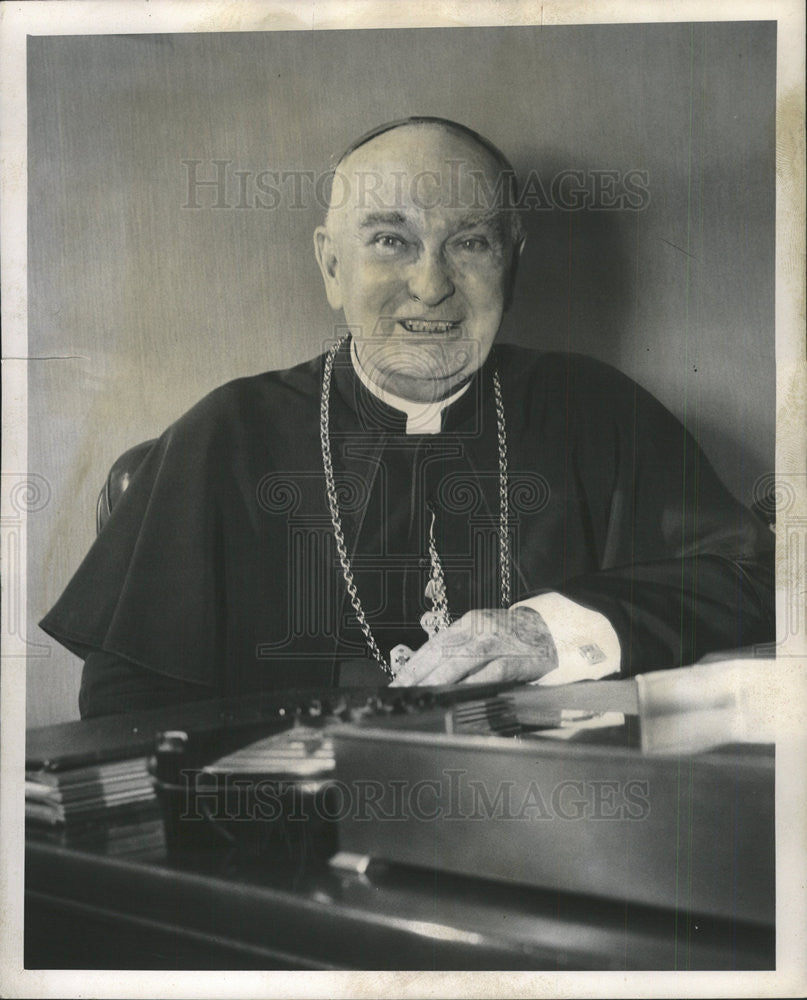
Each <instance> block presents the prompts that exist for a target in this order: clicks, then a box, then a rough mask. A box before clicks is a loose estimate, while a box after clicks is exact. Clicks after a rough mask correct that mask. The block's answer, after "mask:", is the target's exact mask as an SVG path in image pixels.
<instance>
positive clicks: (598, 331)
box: [27, 22, 775, 725]
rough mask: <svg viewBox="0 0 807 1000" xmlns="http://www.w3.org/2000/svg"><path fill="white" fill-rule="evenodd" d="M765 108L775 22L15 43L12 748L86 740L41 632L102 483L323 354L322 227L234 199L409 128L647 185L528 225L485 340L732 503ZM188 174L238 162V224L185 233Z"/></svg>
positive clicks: (756, 438) (759, 457)
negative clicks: (236, 398)
mask: <svg viewBox="0 0 807 1000" xmlns="http://www.w3.org/2000/svg"><path fill="white" fill-rule="evenodd" d="M774 101H775V24H774V23H773V22H768V23H736V24H733V23H712V24H710V23H704V24H695V25H688V24H675V25H603V26H580V27H576V26H571V27H566V26H564V27H549V28H483V29H471V28H457V29H419V30H418V29H416V30H396V31H335V32H277V33H246V34H244V33H237V34H235V33H233V34H196V35H187V34H186V35H139V36H95V37H85V36H75V37H34V38H30V39H29V62H28V108H29V205H30V210H29V291H30V305H29V355H30V356H31V357H32V358H34V359H41V360H34V361H32V363H31V364H30V366H29V373H30V374H29V398H28V403H29V443H28V454H29V472H30V473H31V474H34V475H37V476H41V477H43V478H44V479H45V480H47V484H48V486H49V488H50V499H49V501H48V502H47V503H46V504H45V505H44V506H42V507H41V509H39V510H36V511H35V512H33V513H31V515H30V516H29V521H28V539H27V546H28V623H27V638H28V641H29V642H30V643H31V644H32V645H31V646H30V650H31V655H30V657H29V662H30V667H29V673H28V721H29V724H34V725H39V724H44V723H47V722H51V721H58V720H61V719H67V718H75V717H76V716H77V708H76V694H77V690H78V681H79V674H80V662H79V661H78V660H76V659H75V658H74V657H73V656H72V655H71V654H69V653H67V652H66V651H65V650H63V649H61V647H59V646H58V645H57V644H56V643H54V642H52V641H51V640H50V639H49V638H48V637H47V636H45V635H44V634H43V633H42V632H41V631H40V630H39V629H38V628H37V627H36V622H37V620H38V619H39V618H40V617H41V616H42V614H43V613H44V612H45V611H46V610H47V608H48V607H49V606H50V605H51V604H52V603H53V601H54V600H55V599H56V598H57V597H58V595H59V593H60V592H61V590H62V588H63V587H64V585H65V584H66V583H67V581H68V579H69V577H70V575H71V573H72V572H73V570H74V569H75V568H76V566H77V565H78V563H79V562H80V560H81V558H82V557H83V555H84V553H85V551H86V549H87V548H88V546H89V545H90V543H91V541H92V538H93V536H94V505H95V498H96V495H97V493H98V490H99V488H100V486H101V483H102V482H103V479H104V477H105V475H106V471H107V469H108V467H109V465H110V464H111V463H112V461H113V460H114V459H115V458H116V457H117V455H118V454H120V452H122V451H123V450H125V449H126V448H127V447H129V446H130V445H132V444H135V443H137V442H138V441H141V440H144V439H146V438H149V437H153V436H155V435H157V434H158V433H159V432H160V431H162V430H163V429H164V427H165V426H166V425H167V424H169V423H170V422H171V421H173V420H174V419H175V418H176V417H178V416H179V415H180V414H181V413H182V412H183V411H184V410H186V409H187V408H188V407H189V406H190V405H192V404H193V403H194V402H195V401H196V400H197V399H198V398H199V397H200V396H202V395H203V394H204V393H205V392H207V391H208V390H209V389H212V388H213V387H214V386H216V385H218V384H220V383H222V382H224V381H226V380H227V379H230V378H233V377H235V376H238V375H243V374H248V373H253V372H258V371H261V370H265V369H269V368H277V367H285V366H287V365H291V364H294V363H296V362H298V361H302V360H304V359H306V358H308V357H310V356H312V355H314V354H316V353H318V352H319V351H320V350H321V349H322V345H323V343H324V342H325V341H326V340H327V339H328V338H329V337H330V336H331V335H332V333H333V323H334V320H333V317H332V315H331V313H330V310H329V309H328V306H327V303H326V301H325V296H324V292H323V291H322V289H321V283H320V277H319V274H318V271H317V269H316V265H315V263H314V259H313V254H312V249H311V246H312V243H311V233H312V230H313V229H314V227H315V226H316V225H317V224H318V222H319V221H320V214H321V213H320V210H319V209H318V207H317V205H316V203H315V200H314V199H313V198H312V197H308V198H307V206H306V207H303V208H299V207H294V204H293V201H292V199H291V198H290V197H286V198H285V200H284V202H283V204H282V205H281V206H280V207H278V208H277V209H275V210H267V209H262V208H258V207H247V208H238V207H236V206H237V204H238V202H239V188H238V183H239V181H238V178H237V177H236V176H235V174H234V171H236V170H241V171H249V172H251V177H250V178H248V189H247V190H248V192H249V195H250V196H251V194H252V193H253V192H254V175H256V174H258V173H260V172H261V171H264V170H288V171H300V170H305V171H313V172H314V173H315V174H318V173H320V172H321V171H323V170H324V169H325V168H326V166H327V163H328V160H329V157H330V156H331V154H333V153H335V152H337V151H339V150H340V149H341V148H343V147H344V146H345V145H346V144H347V143H348V142H349V141H350V140H351V139H353V138H354V137H355V136H357V135H359V134H361V133H362V132H364V131H366V130H367V129H368V128H370V127H371V126H373V125H374V124H376V123H378V122H380V121H385V120H388V119H392V118H397V117H402V116H405V115H409V114H413V113H419V114H433V115H442V116H445V117H449V118H455V119H457V120H459V121H462V122H464V123H466V124H468V125H470V126H471V127H472V128H475V129H476V130H477V131H480V132H482V133H483V134H484V135H486V136H488V137H489V138H490V139H492V140H493V141H494V142H495V143H497V144H498V145H499V146H500V147H501V148H502V149H503V150H504V152H505V153H506V154H507V155H509V156H510V158H511V159H512V161H513V163H514V165H515V167H516V169H517V170H518V171H519V172H521V173H522V174H526V173H527V172H528V171H529V170H530V169H536V170H537V171H538V172H539V174H540V176H541V178H542V180H543V181H544V182H545V183H546V184H548V183H549V181H550V180H551V178H552V177H553V175H555V174H556V173H557V172H558V171H559V170H562V169H579V170H592V169H609V170H618V171H622V172H625V171H628V170H634V169H635V170H646V171H647V172H648V175H649V189H650V202H649V205H648V206H647V208H646V209H645V210H644V211H641V212H632V211H598V210H590V211H573V212H569V211H561V210H555V211H550V212H531V213H529V214H528V215H527V217H526V219H525V222H526V225H527V230H528V234H529V241H528V245H527V249H526V251H525V254H524V258H523V261H522V267H521V273H520V281H519V286H518V290H517V296H516V300H515V302H514V305H513V308H512V310H511V312H510V314H509V315H508V316H507V317H506V321H505V326H504V329H503V330H502V333H501V334H500V337H501V339H503V340H508V341H512V342H515V343H520V344H524V345H529V346H534V347H545V348H552V349H556V348H561V349H571V350H576V351H582V352H584V353H588V354H592V355H595V356H596V357H598V358H601V359H603V360H605V361H608V362H610V363H612V364H614V365H616V366H617V367H619V368H621V369H622V370H623V371H625V372H627V373H628V374H629V375H631V376H633V377H634V378H635V379H637V380H638V381H639V382H640V383H641V384H643V385H644V386H646V387H647V388H648V389H650V390H651V391H652V392H653V393H655V394H656V395H657V396H658V397H659V398H660V399H661V400H662V402H664V403H665V404H666V405H667V406H668V407H669V408H670V409H671V410H672V411H673V412H675V413H676V414H677V415H678V416H679V417H681V418H682V419H683V420H684V422H685V423H686V425H687V426H688V428H689V429H690V430H691V431H692V432H693V433H694V434H695V435H696V437H697V438H698V439H699V440H700V441H701V443H702V445H703V447H704V448H705V450H706V453H707V455H708V456H709V457H710V458H711V460H712V461H713V463H714V464H715V466H716V467H717V469H718V471H719V472H720V474H721V475H722V477H723V478H724V480H725V481H726V482H727V484H728V485H729V486H730V488H731V489H732V490H733V491H734V492H735V493H736V494H737V495H738V496H739V497H740V498H741V499H743V500H744V501H746V502H750V500H751V496H752V488H753V484H754V481H755V480H756V478H757V477H758V476H760V475H761V474H763V473H765V472H768V471H770V470H771V469H772V468H773V447H774V424H775V406H774V403H775V382H774V378H775V366H774V348H773V345H774V337H773V334H774V331H773V294H774V255H773V251H774V156H775V149H774V146H775V143H774V138H775V132H774ZM187 159H195V160H200V161H202V162H201V164H200V165H199V167H198V176H199V177H200V178H202V177H206V178H209V177H213V176H214V173H215V167H214V166H213V164H212V161H213V160H215V159H220V160H227V161H229V165H228V168H227V171H228V173H227V176H228V181H229V183H228V186H227V190H226V193H225V199H224V200H225V202H227V203H229V205H230V206H232V207H230V208H222V209H214V208H211V207H210V206H211V205H212V203H213V202H214V201H215V192H213V191H212V190H207V189H206V190H200V192H199V194H198V196H197V200H198V203H199V204H200V205H202V206H204V207H202V208H200V209H197V210H194V209H191V208H187V207H184V208H183V205H186V204H187V203H188V190H187V176H188V170H187V167H186V166H184V165H183V163H182V161H183V160H187ZM283 190H284V192H286V194H287V195H290V193H291V188H290V187H289V186H288V185H287V186H285V187H284V189H283ZM248 202H249V199H248ZM248 202H247V203H248Z"/></svg>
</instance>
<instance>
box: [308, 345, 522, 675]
mask: <svg viewBox="0 0 807 1000" xmlns="http://www.w3.org/2000/svg"><path fill="white" fill-rule="evenodd" d="M346 336H347V335H345V336H344V337H342V338H341V339H340V340H338V341H337V342H336V343H335V344H334V345H333V346H332V347H331V349H330V350H329V351H328V354H327V355H326V357H325V363H324V366H323V370H322V395H321V398H320V411H319V434H320V444H321V446H322V468H323V471H324V473H325V492H326V494H327V497H328V508H329V510H330V514H331V524H332V526H333V537H334V541H335V542H336V551H337V554H338V555H339V562H340V564H341V566H342V575H343V577H344V580H345V586H346V588H347V592H348V596H349V597H350V603H351V605H352V607H353V610H354V612H355V614H356V620H357V621H358V623H359V627H360V628H361V630H362V633H363V634H364V639H365V641H366V643H367V647H368V649H369V650H370V652H371V653H372V655H373V657H374V659H375V660H376V662H377V663H378V664H379V666H380V667H381V669H382V670H383V671H384V672H385V673H386V674H389V676H390V677H394V676H395V674H394V671H393V670H392V667H391V666H390V663H389V662H388V661H387V660H386V659H385V658H384V655H383V653H382V652H381V650H380V649H379V648H378V643H377V642H376V641H375V637H374V636H373V633H372V630H371V629H370V625H369V623H368V621H367V617H366V615H365V614H364V608H363V607H362V604H361V600H360V598H359V594H358V590H357V588H356V583H355V580H354V579H353V569H352V567H351V565H350V558H349V557H348V553H347V545H346V544H345V535H344V532H343V530H342V515H341V512H340V510H339V498H338V496H337V493H336V481H335V479H334V473H333V458H332V456H331V435H330V400H331V380H332V377H333V364H334V360H335V358H336V354H337V352H338V351H339V348H340V347H341V346H342V344H343V343H344V342H345V340H346ZM493 395H494V401H495V404H496V427H497V438H498V447H499V587H500V594H501V604H502V607H503V608H507V607H509V606H510V539H509V531H508V522H509V517H510V505H509V496H508V489H507V427H506V424H505V417H504V404H503V402H502V389H501V384H500V382H499V372H498V369H496V368H494V369H493Z"/></svg>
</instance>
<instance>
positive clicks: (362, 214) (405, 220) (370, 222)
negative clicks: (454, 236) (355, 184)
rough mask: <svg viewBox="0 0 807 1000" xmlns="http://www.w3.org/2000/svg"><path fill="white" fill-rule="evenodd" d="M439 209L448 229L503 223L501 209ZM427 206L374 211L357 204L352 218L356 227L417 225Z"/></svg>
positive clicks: (487, 226) (495, 226) (425, 218)
mask: <svg viewBox="0 0 807 1000" xmlns="http://www.w3.org/2000/svg"><path fill="white" fill-rule="evenodd" d="M440 207H441V208H442V209H443V211H441V212H440V213H439V220H438V219H435V220H434V221H436V222H437V221H439V222H442V223H444V224H446V225H449V226H450V227H451V228H452V229H455V230H460V229H471V228H494V229H499V228H501V226H502V225H503V222H504V220H503V217H502V212H501V211H499V210H497V209H490V210H485V209H479V210H475V209H474V208H468V207H465V206H457V207H456V211H449V212H446V211H445V206H440ZM430 211H431V210H430V209H429V208H428V207H426V208H422V209H421V208H419V207H418V206H405V207H403V208H400V209H399V208H396V209H393V210H383V209H382V210H380V211H379V210H378V209H374V208H371V207H369V206H368V207H358V208H357V209H356V210H355V212H354V219H355V223H356V225H357V227H358V228H359V229H375V228H378V227H379V226H388V227H390V228H392V229H396V228H406V227H412V226H417V225H419V224H420V223H422V222H423V221H424V220H426V221H428V220H429V219H430V218H431V216H430V214H429V213H430Z"/></svg>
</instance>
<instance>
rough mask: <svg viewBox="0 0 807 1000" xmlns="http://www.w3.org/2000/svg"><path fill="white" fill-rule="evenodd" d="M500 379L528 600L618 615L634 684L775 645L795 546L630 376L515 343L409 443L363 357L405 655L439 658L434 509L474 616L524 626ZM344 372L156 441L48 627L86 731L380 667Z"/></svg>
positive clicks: (368, 502)
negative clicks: (185, 701) (544, 598)
mask: <svg viewBox="0 0 807 1000" xmlns="http://www.w3.org/2000/svg"><path fill="white" fill-rule="evenodd" d="M494 366H496V367H498V370H499V373H500V379H501V386H502V396H503V400H504V408H505V414H506V428H507V453H508V462H509V497H510V519H509V531H510V541H511V552H512V601H513V602H515V601H516V600H519V599H522V598H524V597H527V596H531V595H534V594H537V593H541V592H542V591H545V590H556V591H559V592H560V593H561V594H564V595H566V596H567V597H569V598H571V599H572V600H575V601H577V602H579V603H581V604H583V605H585V606H587V607H590V608H593V609H595V610H597V611H600V612H602V613H603V614H604V615H605V616H606V617H607V618H608V619H609V620H610V622H611V623H612V625H613V626H614V628H615V630H616V632H617V635H618V636H619V641H620V645H621V649H622V664H621V670H622V675H623V676H627V675H631V674H634V673H638V672H641V671H647V670H656V669H660V668H665V667H673V666H679V665H682V664H686V663H691V662H693V661H695V660H697V659H699V658H700V657H701V656H703V655H704V654H705V653H707V652H710V651H713V650H716V649H731V648H734V647H738V646H744V645H748V644H751V643H757V642H764V641H769V640H771V639H772V638H773V635H774V612H773V603H774V598H773V557H772V551H773V536H772V534H771V533H770V531H769V530H768V529H767V528H766V527H765V526H764V525H763V524H762V523H761V522H760V521H758V520H757V518H756V517H755V516H754V515H753V514H752V513H751V512H750V511H748V510H747V509H746V508H744V507H743V506H741V505H740V504H738V503H737V501H736V500H735V499H734V498H733V497H732V496H731V495H730V494H729V493H728V492H727V490H726V489H725V488H724V487H723V486H722V484H721V483H720V482H719V480H718V479H717V477H716V476H715V473H714V471H713V470H712V468H711V466H710V465H709V462H708V460H707V459H706V458H705V456H704V455H703V453H702V452H701V451H700V449H699V448H698V446H697V444H696V443H695V441H694V440H693V438H692V437H691V436H690V435H689V434H688V433H686V432H685V430H684V429H683V427H682V426H681V424H680V423H679V422H678V421H677V420H676V419H675V418H674V417H672V416H671V415H670V414H669V413H668V412H667V411H666V410H665V409H664V408H663V407H662V406H661V405H660V404H659V403H658V402H657V401H656V400H655V399H654V398H653V397H652V396H650V395H649V394H648V393H647V392H645V391H644V390H643V389H641V388H640V387H639V386H637V385H636V384H635V383H633V382H632V381H631V380H630V379H628V378H626V377H625V376H623V375H621V374H620V373H619V372H617V371H615V370H614V369H612V368H610V367H608V366H606V365H603V364H601V363H600V362H596V361H593V360H592V359H588V358H584V357H581V356H578V355H565V354H542V353H538V352H533V351H528V350H525V349H522V348H516V347H512V346H508V345H498V346H497V347H495V348H494V350H493V351H492V352H491V356H490V357H489V358H488V361H487V363H486V364H485V365H484V367H483V368H482V369H481V370H480V371H479V372H478V373H477V375H476V376H475V377H474V379H473V380H472V383H471V385H470V388H469V390H468V391H467V392H466V393H465V394H464V395H463V396H462V397H461V398H460V399H459V400H457V401H456V402H454V403H453V404H451V406H449V407H448V408H447V409H446V410H445V411H444V413H443V418H442V420H443V427H442V432H441V433H440V434H437V435H407V434H406V432H405V431H406V426H405V420H406V418H405V416H404V415H403V414H402V413H400V412H399V411H396V410H393V409H391V408H390V407H388V406H386V405H385V404H383V403H382V402H380V401H379V400H378V399H377V398H376V397H375V396H373V395H372V394H371V393H369V392H368V391H367V390H366V389H365V388H364V386H363V385H362V384H361V382H360V381H359V379H358V378H357V377H356V375H355V372H354V370H353V367H352V363H351V360H350V352H349V342H346V343H345V344H344V345H343V346H342V347H341V348H340V350H339V352H338V353H337V355H336V360H335V365H334V377H333V384H332V388H331V417H330V437H331V447H332V454H333V464H334V470H335V479H336V484H337V489H338V496H339V501H340V507H341V511H342V522H343V528H344V534H345V540H346V544H347V549H348V552H349V553H350V557H351V562H352V567H353V572H354V576H355V582H356V586H357V589H358V595H359V598H360V600H361V603H362V606H363V608H364V611H365V614H366V616H367V620H368V622H369V624H370V627H371V629H372V631H373V634H374V636H375V638H376V641H377V643H378V645H379V647H380V648H381V650H382V652H383V653H384V654H385V655H388V654H389V650H390V648H391V647H392V646H395V645H396V644H398V643H400V642H404V643H406V644H407V645H409V646H411V647H412V648H416V647H417V646H419V645H420V644H421V643H422V642H423V641H424V640H425V633H424V632H423V631H422V630H421V628H420V626H419V619H420V616H421V614H422V613H423V612H424V610H426V609H427V603H428V602H427V601H426V599H425V598H424V587H425V584H426V582H427V580H428V576H429V568H430V562H429V558H428V547H427V546H428V534H429V522H430V521H431V512H432V511H433V512H434V514H435V524H434V531H435V541H436V545H437V550H438V552H439V555H440V559H441V561H442V564H443V569H444V572H445V580H446V589H447V596H448V605H449V611H450V613H451V615H452V617H455V618H456V617H457V616H459V615H461V614H462V613H463V612H465V611H467V610H469V609H470V608H474V607H498V606H499V605H500V581H499V482H500V481H499V452H498V442H497V421H496V411H495V403H494V395H493V389H492V372H493V369H494ZM322 369H323V357H319V358H316V359H314V360H313V361H310V362H307V363H305V364H303V365H299V366H297V367H295V368H291V369H288V370H286V371H281V372H268V373H265V374H262V375H257V376H254V377H249V378H243V379H238V380H236V381H234V382H230V383H228V384H227V385H224V386H222V387H221V388H219V389H217V390H215V391H214V392H212V393H210V394H209V395H208V396H206V397H205V398H204V399H203V400H202V401H201V402H200V403H198V404H197V405H196V406H195V407H194V408H193V409H192V410H190V411H189V412H188V413H187V414H185V415H184V416H183V417H182V418H181V419H179V420H178V421H177V422H176V423H175V424H173V425H172V426H171V427H170V428H169V429H168V430H167V431H166V432H165V433H164V434H163V435H162V437H161V438H160V439H159V440H158V441H157V442H156V443H155V444H154V446H153V447H152V449H151V451H150V452H149V453H148V455H147V457H146V458H145V459H144V461H143V463H142V465H141V466H140V468H139V469H138V470H137V472H136V474H135V475H134V477H133V479H132V482H131V485H130V486H129V489H128V490H127V491H126V493H124V495H123V496H122V498H121V500H120V501H119V503H118V504H117V506H116V507H115V509H114V510H113V512H112V515H111V517H110V519H109V521H108V522H107V524H106V526H105V527H104V529H103V531H102V532H101V534H100V535H99V537H98V538H97V540H96V541H95V543H94V544H93V546H92V548H91V549H90V551H89V553H88V554H87V556H86V558H85V560H84V561H83V563H82V564H81V566H80V567H79V569H78V571H77V572H76V574H75V576H74V577H73V579H72V580H71V581H70V583H69V584H68V586H67V589H66V590H65V592H64V594H63V595H62V597H61V598H60V599H59V601H58V602H57V603H56V605H55V606H54V607H53V608H52V609H51V611H50V612H49V613H48V614H47V616H46V617H45V618H44V619H43V621H42V623H41V624H42V627H43V628H44V629H45V631H47V632H48V633H50V634H51V635H52V636H54V637H55V638H56V639H58V640H59V641H60V642H61V643H63V644H64V645H65V646H67V647H68V649H70V650H72V651H73V652H74V653H76V654H77V655H79V656H81V657H82V658H85V659H86V658H88V657H89V661H88V663H87V664H86V666H85V675H84V684H83V689H82V710H83V712H84V713H85V714H97V713H98V712H104V711H112V710H124V709H126V708H127V707H135V706H136V705H141V704H152V703H155V702H159V701H161V700H171V699H176V698H180V697H203V696H205V695H208V696H213V695H230V694H242V693H246V692H249V691H256V690H267V689H277V688H282V687H295V686H307V685H317V686H319V685H323V686H324V685H327V684H330V683H336V682H337V680H338V677H339V670H340V664H343V663H344V662H345V661H346V660H355V659H356V658H358V657H365V658H367V657H369V655H370V654H369V652H368V650H367V646H366V644H365V641H364V637H363V635H362V633H361V631H360V629H359V627H358V625H357V622H356V619H355V614H354V612H353V609H352V608H351V605H350V601H349V599H348V597H347V595H346V588H345V583H344V578H343V575H342V569H341V566H340V565H339V559H338V556H337V553H336V548H335V545H334V541H333V530H332V524H331V518H330V514H329V511H328V504H327V498H326V491H325V483H324V476H323V471H322V454H321V446H320V398H321V389H322ZM370 662H372V661H370ZM143 668H145V669H143ZM377 679H378V683H383V681H384V675H383V673H382V671H381V669H380V667H379V668H377Z"/></svg>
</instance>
